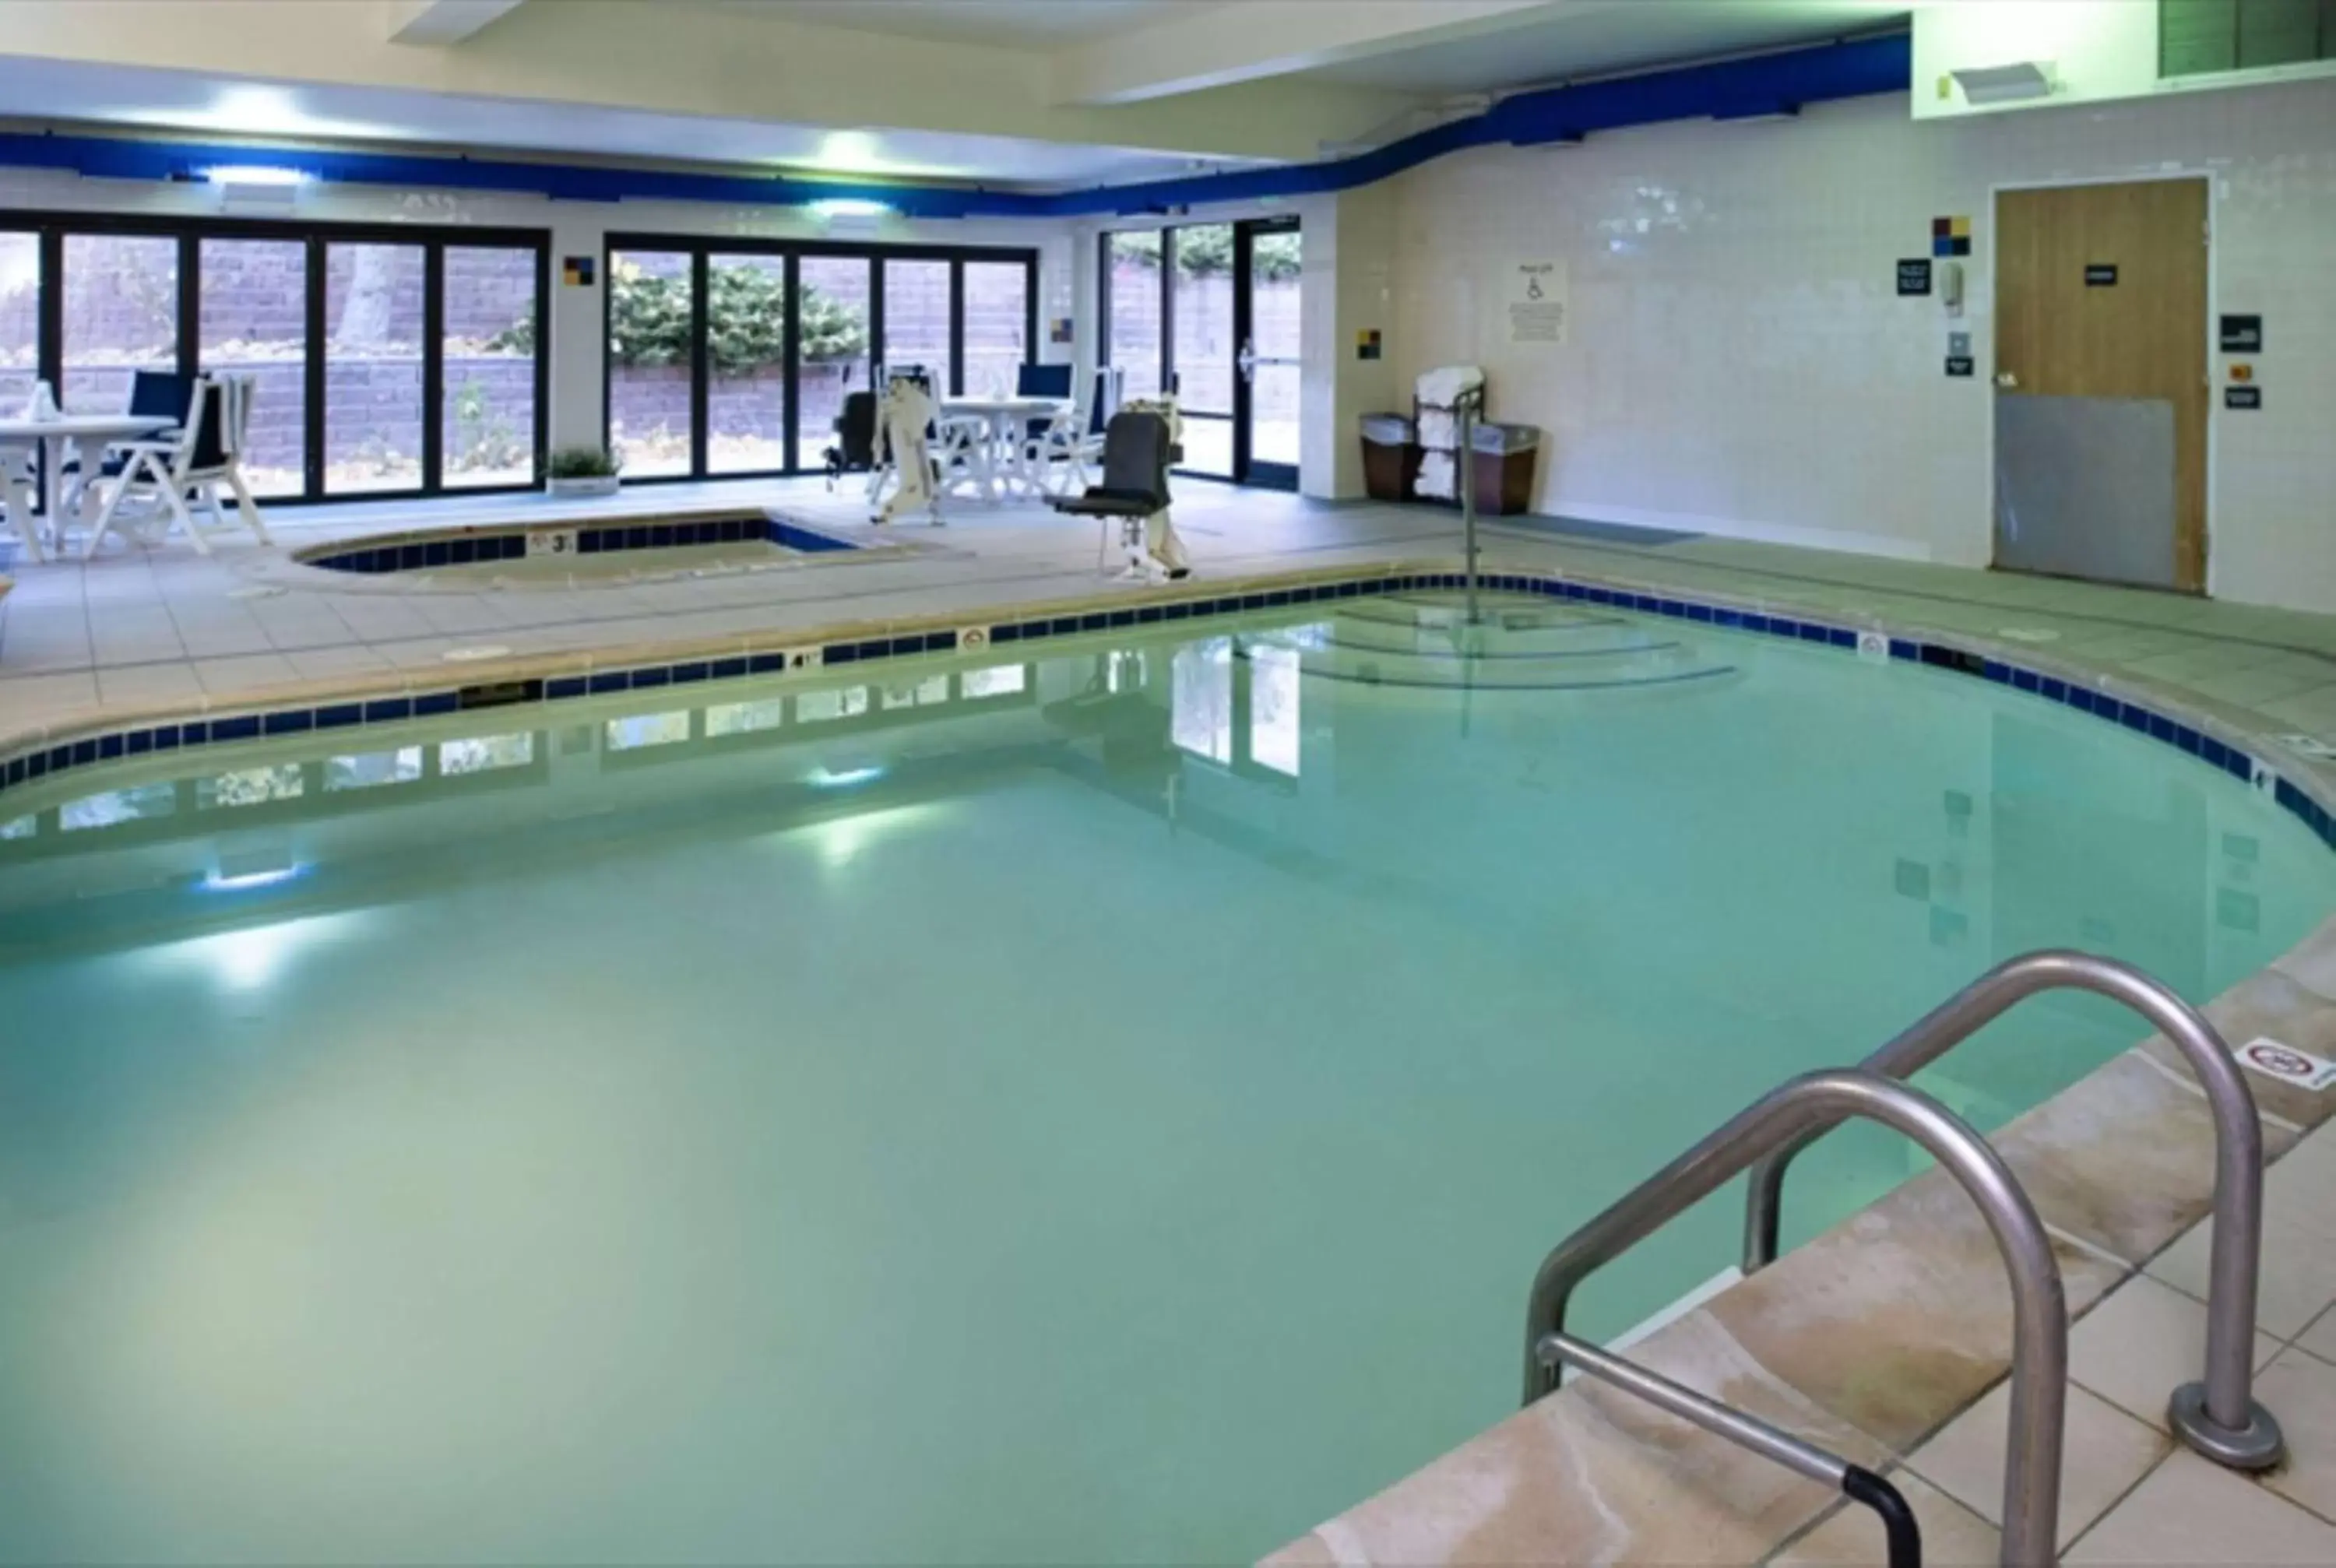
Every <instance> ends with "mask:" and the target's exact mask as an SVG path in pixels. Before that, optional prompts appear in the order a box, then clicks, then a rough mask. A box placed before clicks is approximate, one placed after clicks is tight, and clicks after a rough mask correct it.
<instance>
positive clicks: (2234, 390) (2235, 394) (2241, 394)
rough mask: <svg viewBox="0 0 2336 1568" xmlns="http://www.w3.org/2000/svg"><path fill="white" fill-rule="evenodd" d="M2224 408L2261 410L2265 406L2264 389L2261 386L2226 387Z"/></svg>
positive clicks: (2224, 389) (2224, 390)
mask: <svg viewBox="0 0 2336 1568" xmlns="http://www.w3.org/2000/svg"><path fill="white" fill-rule="evenodd" d="M2223 406H2224V408H2247V409H2254V408H2261V407H2262V406H2263V388H2262V387H2260V386H2226V387H2224V388H2223Z"/></svg>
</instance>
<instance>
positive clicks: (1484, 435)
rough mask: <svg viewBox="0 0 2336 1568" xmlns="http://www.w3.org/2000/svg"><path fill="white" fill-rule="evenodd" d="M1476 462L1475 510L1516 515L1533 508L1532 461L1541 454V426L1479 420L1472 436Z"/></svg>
mask: <svg viewBox="0 0 2336 1568" xmlns="http://www.w3.org/2000/svg"><path fill="white" fill-rule="evenodd" d="M1470 445H1471V446H1472V448H1473V449H1474V450H1473V451H1472V452H1471V453H1470V456H1471V457H1472V458H1473V460H1474V461H1475V478H1476V510H1477V511H1479V512H1484V513H1489V514H1491V515H1493V516H1494V517H1514V516H1516V515H1518V514H1519V513H1521V512H1527V511H1532V510H1533V460H1534V459H1535V458H1536V457H1538V456H1539V455H1540V453H1541V428H1540V426H1538V425H1532V424H1494V423H1493V422H1492V421H1490V420H1479V421H1478V422H1477V424H1476V428H1475V433H1474V434H1473V435H1472V436H1471V438H1470Z"/></svg>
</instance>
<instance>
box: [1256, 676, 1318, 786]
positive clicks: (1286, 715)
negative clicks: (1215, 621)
mask: <svg viewBox="0 0 2336 1568" xmlns="http://www.w3.org/2000/svg"><path fill="white" fill-rule="evenodd" d="M1304 678H1305V677H1304V674H1303V671H1302V670H1301V669H1300V667H1299V652H1298V650H1297V649H1296V648H1278V647H1276V646H1274V645H1273V644H1271V643H1256V644H1253V645H1251V648H1250V650H1249V755H1250V760H1251V761H1252V762H1256V763H1260V764H1262V765H1264V766H1266V767H1270V768H1271V769H1273V771H1274V772H1276V773H1283V774H1289V775H1290V777H1292V778H1296V777H1297V776H1298V763H1299V753H1300V751H1301V750H1302V745H1301V742H1302V735H1301V732H1300V730H1299V711H1300V710H1299V696H1300V693H1301V692H1302V691H1303V689H1304V687H1303V681H1304Z"/></svg>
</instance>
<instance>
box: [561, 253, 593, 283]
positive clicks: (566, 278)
mask: <svg viewBox="0 0 2336 1568" xmlns="http://www.w3.org/2000/svg"><path fill="white" fill-rule="evenodd" d="M598 263H599V258H597V257H591V256H569V257H563V258H561V259H560V282H562V283H564V284H566V285H568V287H570V288H589V287H592V275H593V271H594V269H595V268H596V267H597V265H598Z"/></svg>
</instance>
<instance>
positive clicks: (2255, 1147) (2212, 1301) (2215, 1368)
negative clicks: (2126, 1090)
mask: <svg viewBox="0 0 2336 1568" xmlns="http://www.w3.org/2000/svg"><path fill="white" fill-rule="evenodd" d="M2049 990H2082V991H2091V992H2093V993H2094V994H2095V995H2098V996H2103V997H2107V998H2109V999H2110V1000H2112V1001H2117V1002H2122V1003H2123V1004H2124V1005H2125V1006H2127V1007H2128V1008H2132V1009H2133V1010H2134V1011H2135V1012H2136V1013H2139V1014H2140V1015H2141V1016H2142V1017H2143V1018H2146V1019H2147V1020H2149V1022H2150V1024H2151V1025H2152V1027H2155V1028H2156V1030H2157V1031H2158V1032H2159V1033H2160V1034H2162V1035H2164V1036H2165V1037H2166V1038H2167V1039H2169V1040H2171V1041H2173V1042H2174V1044H2175V1047H2176V1048H2177V1049H2179V1050H2180V1051H2181V1053H2182V1055H2183V1057H2184V1058H2185V1059H2186V1060H2187V1061H2188V1062H2189V1064H2190V1070H2191V1071H2192V1072H2193V1073H2195V1075H2197V1078H2198V1086H2199V1087H2200V1088H2201V1089H2202V1090H2204V1091H2205V1096H2206V1104H2207V1105H2208V1106H2209V1108H2211V1109H2212V1111H2213V1112H2214V1242H2213V1253H2212V1256H2211V1257H2210V1259H2209V1261H2208V1264H2207V1279H2208V1287H2207V1292H2206V1375H2205V1380H2204V1381H2203V1382H2198V1383H2185V1384H2183V1385H2181V1386H2180V1387H2178V1388H2175V1390H2174V1396H2173V1399H2172V1401H2171V1403H2170V1405H2169V1406H2168V1408H2167V1412H2166V1419H2167V1420H2168V1422H2170V1423H2171V1424H2172V1426H2173V1428H2174V1430H2175V1434H2176V1435H2177V1436H2178V1437H2181V1439H2182V1440H2183V1442H2185V1444H2187V1445H2188V1446H2190V1447H2192V1448H2193V1449H2195V1450H2196V1451H2197V1452H2198V1453H2200V1454H2202V1455H2204V1456H2205V1457H2207V1458H2209V1459H2212V1460H2214V1461H2215V1462H2216V1463H2217V1464H2221V1465H2228V1466H2232V1467H2234V1468H2235V1469H2242V1470H2262V1469H2266V1468H2268V1467H2270V1466H2273V1465H2275V1464H2277V1463H2278V1462H2279V1458H2280V1456H2281V1454H2282V1451H2283V1449H2284V1446H2285V1440H2284V1438H2282V1436H2281V1434H2280V1429H2279V1422H2278V1421H2277V1420H2276V1419H2274V1418H2273V1416H2272V1414H2271V1412H2270V1411H2268V1410H2266V1409H2264V1408H2263V1406H2261V1405H2260V1404H2258V1403H2256V1402H2255V1399H2254V1390H2253V1385H2254V1368H2253V1364H2252V1359H2253V1353H2254V1329H2255V1271H2256V1268H2257V1264H2258V1260H2259V1257H2260V1254H2261V1252H2262V1250H2263V1123H2262V1122H2261V1121H2260V1120H2259V1119H2258V1118H2257V1116H2256V1115H2255V1100H2254V1096H2253V1093H2252V1092H2250V1091H2249V1089H2248V1088H2247V1080H2246V1075H2245V1073H2244V1071H2242V1070H2241V1068H2240V1066H2239V1064H2238V1061H2237V1058H2235V1057H2233V1056H2232V1054H2231V1047H2229V1046H2227V1045H2225V1044H2224V1043H2223V1037H2222V1036H2220V1035H2218V1034H2216V1033H2215V1032H2214V1025H2212V1024H2210V1023H2208V1022H2207V1021H2206V1020H2205V1018H2203V1017H2202V1016H2200V1014H2199V1012H2198V1010H2197V1009H2196V1008H2193V1007H2192V1006H2191V1005H2190V1004H2189V1003H2187V1002H2185V1001H2184V1000H2183V999H2182V998H2180V997H2178V996H2176V995H2175V993H2174V992H2172V991H2171V990H2168V989H2166V987H2165V986H2163V985H2161V984H2159V983H2158V982H2157V981H2156V980H2155V979H2151V978H2150V977H2149V976H2147V975H2146V974H2144V973H2142V972H2141V971H2140V970H2139V969H2135V968H2134V967H2133V966H2131V965H2130V964H2122V963H2119V962H2117V960H2116V959H2104V958H2096V957H2094V956H2093V955H2092V954H2090V953H2079V952H2069V951H2066V950H2045V951H2042V952H2033V953H2029V954H2026V955H2025V956H2023V957H2020V958H2016V959H2010V960H2008V961H2006V962H2004V963H2000V964H1998V965H1997V966H1996V967H1995V968H1993V969H1990V970H1989V971H1988V972H1987V973H1985V974H1983V975H1981V977H1980V978H1979V979H1976V980H1973V981H1972V982H1971V984H1970V985H1968V986H1965V987H1964V988H1963V989H1961V990H1960V991H1958V992H1956V993H1955V994H1954V995H1953V996H1952V997H1950V998H1948V999H1947V1000H1946V1001H1945V1002H1943V1003H1942V1004H1941V1005H1940V1006H1939V1007H1937V1008H1933V1009H1932V1011H1930V1012H1929V1013H1927V1014H1925V1015H1924V1016H1923V1017H1922V1018H1919V1019H1917V1020H1915V1022H1914V1024H1913V1027H1910V1028H1908V1029H1907V1030H1906V1031H1905V1032H1904V1033H1903V1034H1901V1035H1900V1036H1899V1037H1897V1038H1896V1039H1893V1040H1892V1041H1891V1042H1890V1043H1889V1044H1888V1045H1885V1046H1883V1047H1882V1048H1881V1049H1880V1050H1878V1051H1876V1052H1874V1054H1873V1055H1872V1056H1870V1057H1866V1058H1865V1060H1864V1061H1863V1062H1861V1063H1859V1064H1858V1066H1859V1068H1860V1070H1862V1071H1864V1072H1869V1073H1878V1074H1880V1075H1882V1076H1884V1077H1890V1078H1905V1077H1910V1076H1913V1074H1914V1073H1916V1072H1918V1071H1920V1070H1921V1069H1922V1068H1923V1067H1925V1066H1929V1065H1930V1064H1931V1063H1932V1062H1934V1061H1936V1060H1937V1059H1938V1058H1939V1057H1942V1056H1944V1055H1945V1054H1946V1053H1947V1052H1948V1051H1949V1050H1951V1049H1952V1048H1953V1047H1955V1046H1957V1045H1959V1044H1961V1042H1962V1041H1963V1040H1964V1039H1965V1038H1966V1037H1969V1036H1971V1035H1972V1034H1974V1033H1976V1032H1977V1031H1978V1030H1979V1029H1980V1028H1981V1027H1984V1026H1985V1025H1987V1024H1988V1023H1990V1022H1991V1021H1992V1020H1993V1019H1995V1018H1997V1017H1998V1016H1999V1015H2000V1014H2002V1013H2004V1012H2006V1011H2008V1010H2009V1009H2010V1008H2012V1007H2014V1006H2016V1005H2017V1004H2018V1003H2020V1002H2021V1001H2023V1000H2025V999H2026V998H2029V997H2032V996H2034V995H2036V994H2037V993H2038V992H2039V991H2049ZM1834 1120H1835V1119H1833V1118H1829V1119H1827V1120H1826V1121H1825V1122H1823V1123H1820V1124H1818V1125H1813V1126H1811V1127H1810V1128H1809V1129H1808V1130H1807V1131H1806V1132H1805V1133H1803V1134H1802V1135H1799V1136H1798V1137H1796V1138H1793V1139H1791V1140H1790V1141H1788V1142H1786V1144H1783V1145H1782V1146H1780V1147H1779V1148H1777V1149H1776V1151H1775V1152H1774V1153H1772V1154H1768V1155H1767V1156H1766V1157H1765V1158H1764V1159H1762V1160H1761V1161H1760V1163H1759V1164H1757V1165H1755V1166H1754V1167H1753V1169H1752V1179H1751V1185H1750V1189H1749V1191H1748V1193H1747V1195H1746V1198H1745V1210H1744V1271H1745V1272H1746V1273H1747V1274H1751V1273H1757V1272H1758V1271H1760V1270H1761V1269H1763V1268H1766V1267H1767V1265H1768V1264H1770V1263H1772V1262H1774V1261H1776V1242H1777V1226H1778V1216H1779V1213H1780V1211H1781V1210H1782V1208H1783V1206H1784V1190H1785V1170H1786V1166H1787V1165H1789V1164H1792V1161H1793V1157H1794V1156H1795V1155H1796V1154H1799V1153H1800V1152H1801V1151H1802V1150H1803V1149H1805V1148H1806V1147H1808V1145H1809V1144H1812V1143H1815V1141H1816V1140H1817V1138H1818V1137H1820V1136H1821V1135H1824V1134H1825V1132H1826V1131H1828V1130H1829V1129H1830V1128H1831V1127H1832V1126H1833V1125H1834Z"/></svg>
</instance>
